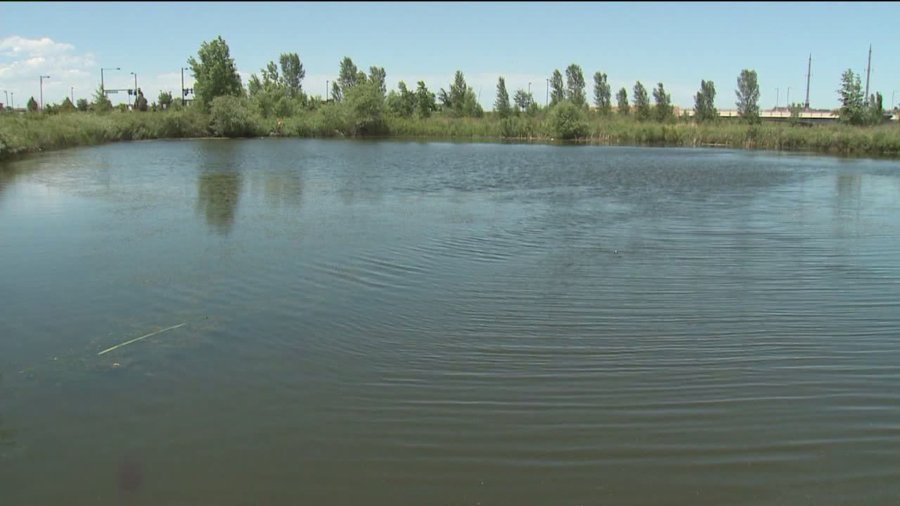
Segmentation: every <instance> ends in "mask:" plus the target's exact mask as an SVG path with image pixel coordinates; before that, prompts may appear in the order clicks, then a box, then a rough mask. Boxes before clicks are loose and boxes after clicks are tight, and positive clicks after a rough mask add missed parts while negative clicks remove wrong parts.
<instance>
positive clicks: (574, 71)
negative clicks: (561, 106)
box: [566, 63, 587, 107]
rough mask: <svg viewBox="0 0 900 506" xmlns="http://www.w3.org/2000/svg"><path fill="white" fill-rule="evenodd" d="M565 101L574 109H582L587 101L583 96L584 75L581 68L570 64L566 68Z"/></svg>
mask: <svg viewBox="0 0 900 506" xmlns="http://www.w3.org/2000/svg"><path fill="white" fill-rule="evenodd" d="M566 99H568V100H569V101H570V102H572V104H574V105H575V106H576V107H584V106H585V105H586V104H587V100H586V99H585V96H584V73H582V72H581V67H580V66H578V65H576V64H574V63H573V64H571V65H569V66H568V67H567V68H566Z"/></svg>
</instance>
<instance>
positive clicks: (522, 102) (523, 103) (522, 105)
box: [513, 89, 537, 115]
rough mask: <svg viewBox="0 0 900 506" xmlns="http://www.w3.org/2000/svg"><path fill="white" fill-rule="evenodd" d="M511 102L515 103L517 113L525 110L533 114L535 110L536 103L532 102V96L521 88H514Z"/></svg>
mask: <svg viewBox="0 0 900 506" xmlns="http://www.w3.org/2000/svg"><path fill="white" fill-rule="evenodd" d="M513 102H515V104H516V112H517V113H522V112H525V113H528V114H529V115H533V114H534V113H536V112H537V104H536V103H535V102H534V97H533V96H532V95H531V93H528V92H526V91H525V90H523V89H518V90H516V95H515V97H514V98H513Z"/></svg>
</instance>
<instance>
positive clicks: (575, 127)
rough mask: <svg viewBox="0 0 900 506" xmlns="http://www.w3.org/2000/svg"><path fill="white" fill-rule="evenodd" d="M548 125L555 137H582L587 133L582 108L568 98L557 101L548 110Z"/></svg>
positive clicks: (568, 138) (567, 138)
mask: <svg viewBox="0 0 900 506" xmlns="http://www.w3.org/2000/svg"><path fill="white" fill-rule="evenodd" d="M548 127H549V130H550V132H551V134H552V135H553V136H554V137H556V138H557V139H563V140H571V139H578V138H581V137H584V136H585V135H587V124H586V123H585V122H584V108H583V107H581V106H577V105H575V104H573V103H572V102H570V101H568V100H564V101H562V102H560V103H558V104H557V105H556V107H554V108H553V109H552V110H551V111H550V115H549V118H548Z"/></svg>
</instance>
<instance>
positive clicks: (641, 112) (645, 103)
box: [634, 81, 650, 121]
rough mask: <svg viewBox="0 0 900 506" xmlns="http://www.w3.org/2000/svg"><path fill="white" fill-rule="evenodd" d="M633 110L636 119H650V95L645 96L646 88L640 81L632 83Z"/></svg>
mask: <svg viewBox="0 0 900 506" xmlns="http://www.w3.org/2000/svg"><path fill="white" fill-rule="evenodd" d="M634 110H635V117H636V118H637V119H638V121H646V120H648V119H650V97H648V96H647V89H646V88H644V85H643V84H641V82H640V81H638V82H636V83H635V84H634Z"/></svg>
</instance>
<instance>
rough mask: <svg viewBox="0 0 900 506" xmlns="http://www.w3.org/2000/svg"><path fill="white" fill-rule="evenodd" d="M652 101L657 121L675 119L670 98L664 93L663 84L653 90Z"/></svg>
mask: <svg viewBox="0 0 900 506" xmlns="http://www.w3.org/2000/svg"><path fill="white" fill-rule="evenodd" d="M653 100H654V101H655V102H656V107H654V112H655V113H656V120H657V121H669V120H671V119H673V118H674V117H675V114H674V111H673V108H672V97H671V95H669V94H667V93H666V90H665V88H663V83H658V84H657V85H656V88H655V89H654V90H653Z"/></svg>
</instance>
